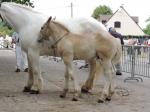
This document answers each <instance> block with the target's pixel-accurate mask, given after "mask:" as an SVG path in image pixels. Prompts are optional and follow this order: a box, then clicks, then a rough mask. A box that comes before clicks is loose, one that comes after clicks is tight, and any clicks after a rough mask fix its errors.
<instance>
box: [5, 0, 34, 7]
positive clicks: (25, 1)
mask: <svg viewBox="0 0 150 112" xmlns="http://www.w3.org/2000/svg"><path fill="white" fill-rule="evenodd" d="M2 2H15V3H19V4H24V5H27V6H30V7H34V5H33V1H30V0H2Z"/></svg>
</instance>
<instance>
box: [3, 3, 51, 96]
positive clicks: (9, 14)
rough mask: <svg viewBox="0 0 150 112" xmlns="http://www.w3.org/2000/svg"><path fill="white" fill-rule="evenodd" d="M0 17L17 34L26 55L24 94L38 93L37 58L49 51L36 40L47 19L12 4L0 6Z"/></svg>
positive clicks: (39, 86)
mask: <svg viewBox="0 0 150 112" xmlns="http://www.w3.org/2000/svg"><path fill="white" fill-rule="evenodd" d="M0 15H1V17H2V18H3V20H5V21H6V22H7V23H8V24H9V25H10V26H11V27H12V28H13V29H14V30H15V31H16V32H18V33H19V35H20V42H21V47H22V49H23V50H24V51H25V52H26V53H27V57H28V66H29V77H28V81H27V84H26V86H25V87H24V92H31V93H33V94H36V93H39V91H40V90H41V88H42V78H41V72H40V67H39V56H40V55H43V54H49V53H50V50H49V49H48V47H45V46H44V45H43V44H41V43H38V42H37V40H38V35H39V31H40V28H41V26H42V25H43V23H44V22H45V21H46V20H47V17H46V16H44V15H43V14H41V13H39V12H36V11H34V10H33V9H31V8H29V7H27V6H23V5H19V4H16V3H12V2H8V3H7V2H3V3H1V4H0Z"/></svg>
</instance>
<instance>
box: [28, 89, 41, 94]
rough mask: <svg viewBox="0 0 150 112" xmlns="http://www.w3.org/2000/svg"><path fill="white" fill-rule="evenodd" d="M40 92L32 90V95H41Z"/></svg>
mask: <svg viewBox="0 0 150 112" xmlns="http://www.w3.org/2000/svg"><path fill="white" fill-rule="evenodd" d="M39 93H40V92H39V91H36V90H30V94H39Z"/></svg>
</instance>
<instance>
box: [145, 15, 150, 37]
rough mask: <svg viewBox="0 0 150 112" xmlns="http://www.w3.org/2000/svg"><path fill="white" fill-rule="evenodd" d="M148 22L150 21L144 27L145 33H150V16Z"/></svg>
mask: <svg viewBox="0 0 150 112" xmlns="http://www.w3.org/2000/svg"><path fill="white" fill-rule="evenodd" d="M146 22H147V23H148V24H147V26H146V28H145V29H144V33H146V34H148V35H150V17H149V18H148V19H147V20H146Z"/></svg>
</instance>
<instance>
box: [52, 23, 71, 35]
mask: <svg viewBox="0 0 150 112" xmlns="http://www.w3.org/2000/svg"><path fill="white" fill-rule="evenodd" d="M52 22H53V23H54V24H56V25H58V26H60V27H61V28H62V29H64V30H66V31H67V32H70V30H69V29H68V28H67V27H65V26H64V25H62V24H61V23H59V22H56V21H52Z"/></svg>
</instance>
